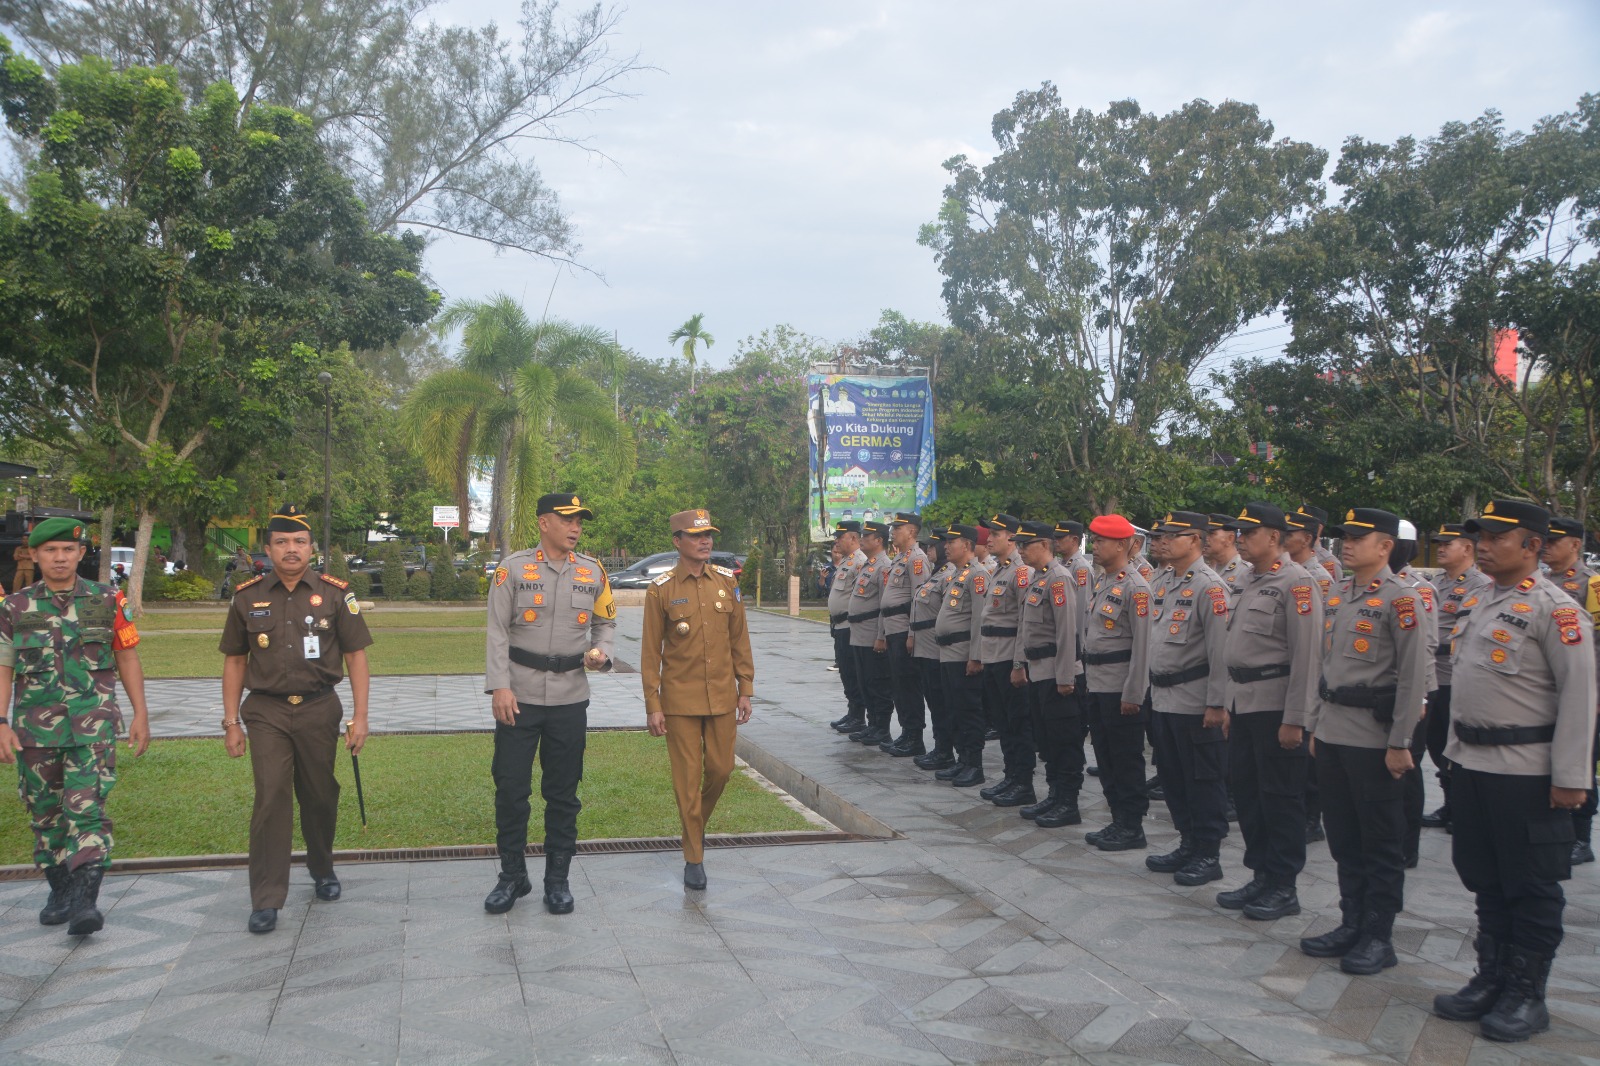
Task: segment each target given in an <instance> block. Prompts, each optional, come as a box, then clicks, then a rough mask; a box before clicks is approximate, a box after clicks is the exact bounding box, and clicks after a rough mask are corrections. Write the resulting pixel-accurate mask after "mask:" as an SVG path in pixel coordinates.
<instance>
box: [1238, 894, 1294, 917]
mask: <svg viewBox="0 0 1600 1066" xmlns="http://www.w3.org/2000/svg"><path fill="white" fill-rule="evenodd" d="M1299 913H1300V897H1299V895H1298V894H1296V892H1295V890H1294V886H1293V885H1271V886H1269V887H1268V888H1267V890H1266V891H1264V892H1262V893H1261V895H1259V896H1257V897H1256V898H1255V899H1253V900H1251V901H1250V902H1249V903H1246V904H1245V905H1244V916H1245V917H1246V918H1254V919H1255V920H1256V921H1258V922H1270V921H1274V920H1276V919H1278V918H1288V917H1289V916H1291V915H1295V914H1299Z"/></svg>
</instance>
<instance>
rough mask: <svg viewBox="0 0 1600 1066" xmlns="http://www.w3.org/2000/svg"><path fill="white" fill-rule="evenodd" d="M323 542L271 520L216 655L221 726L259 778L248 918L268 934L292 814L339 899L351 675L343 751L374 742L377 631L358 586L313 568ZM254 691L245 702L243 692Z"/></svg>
mask: <svg viewBox="0 0 1600 1066" xmlns="http://www.w3.org/2000/svg"><path fill="white" fill-rule="evenodd" d="M314 551H315V545H314V544H313V543H312V540H311V524H310V522H308V521H307V520H306V516H305V515H304V514H302V513H301V512H300V509H299V508H297V507H295V506H294V505H293V504H290V505H288V506H287V507H284V508H283V509H282V510H281V511H279V512H278V513H277V514H275V515H273V516H272V519H271V520H270V521H269V522H268V523H267V556H268V558H270V559H271V560H272V571H271V572H270V573H268V574H266V575H264V576H262V577H258V578H255V579H254V580H251V581H246V582H244V583H243V584H241V585H240V586H239V587H238V589H236V590H235V591H234V594H233V606H232V608H231V609H230V610H229V611H228V620H227V622H226V623H224V625H223V628H222V641H221V643H220V644H219V645H218V650H219V651H221V652H222V654H223V655H225V656H226V657H227V658H226V659H225V660H224V662H223V664H222V728H223V731H224V734H225V736H224V740H225V742H226V744H227V748H228V754H229V755H230V756H232V757H233V758H235V759H237V758H238V757H239V756H241V755H243V754H244V753H245V750H246V747H247V745H246V741H245V728H248V729H249V731H250V736H251V737H252V738H253V739H254V743H251V744H249V745H248V748H249V751H250V767H251V770H252V771H253V773H254V775H255V788H256V799H255V810H254V812H253V813H252V814H251V816H250V906H251V914H250V922H249V925H248V928H249V930H250V931H251V932H252V933H270V932H272V930H273V929H275V928H277V925H278V911H279V909H280V908H282V907H283V904H284V900H285V899H286V898H287V897H288V894H289V849H290V842H291V839H292V837H293V833H294V825H293V822H294V807H295V802H296V801H298V802H299V805H300V833H301V835H302V836H304V837H305V841H306V867H307V868H308V869H309V870H310V871H311V876H312V879H313V880H315V882H316V893H317V898H318V899H320V900H324V901H332V900H336V899H338V898H339V893H340V888H339V879H338V878H337V877H336V876H334V873H333V832H334V828H335V826H336V825H337V822H338V818H339V782H338V781H336V780H335V779H334V776H333V757H334V754H335V753H336V744H337V743H338V739H339V719H340V717H341V716H342V714H343V707H342V706H341V705H340V703H339V697H338V696H337V695H335V693H334V686H335V685H337V684H338V683H339V681H340V679H341V678H343V676H344V672H345V670H346V669H348V670H349V672H350V692H351V694H352V695H353V696H354V697H355V711H354V713H353V715H352V717H351V724H350V729H349V731H348V732H347V733H346V734H345V746H346V747H348V748H349V749H350V751H351V752H353V753H355V754H358V755H359V754H360V753H361V748H362V746H363V745H364V744H366V742H367V683H368V673H367V653H366V650H365V649H366V647H367V645H369V644H371V643H372V634H370V633H368V632H367V623H366V622H365V621H364V620H363V619H362V618H361V606H360V604H358V603H357V602H356V597H355V594H354V593H353V592H350V591H349V587H348V585H347V584H346V583H345V582H343V581H341V580H339V579H338V578H336V577H329V576H328V575H327V574H317V573H312V572H311V571H310V565H311V556H312V554H313V553H314ZM246 688H248V689H249V690H250V695H249V696H248V697H246V698H245V700H244V703H243V704H242V705H241V704H240V702H239V698H240V695H241V694H242V693H243V691H244V689H246Z"/></svg>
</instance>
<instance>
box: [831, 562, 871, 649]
mask: <svg viewBox="0 0 1600 1066" xmlns="http://www.w3.org/2000/svg"><path fill="white" fill-rule="evenodd" d="M866 565H867V553H866V552H864V551H862V550H861V549H859V548H857V549H856V550H855V551H853V552H851V553H850V554H849V555H846V556H845V557H844V558H842V559H840V560H839V565H838V566H836V567H834V569H833V584H831V585H829V586H828V627H829V628H830V629H849V628H850V622H849V620H848V618H849V614H850V594H851V593H853V592H854V591H855V590H856V573H857V572H858V571H859V570H860V569H861V568H862V567H863V566H866Z"/></svg>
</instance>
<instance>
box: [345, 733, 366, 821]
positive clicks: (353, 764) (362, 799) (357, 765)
mask: <svg viewBox="0 0 1600 1066" xmlns="http://www.w3.org/2000/svg"><path fill="white" fill-rule="evenodd" d="M353 728H355V723H354V722H346V723H345V724H344V735H345V736H346V737H349V735H350V730H351V729H353ZM350 768H351V769H352V770H354V771H355V772H356V807H357V808H358V809H359V810H360V811H361V828H362V829H363V830H365V829H366V828H367V797H366V793H364V792H362V790H361V757H360V756H359V755H357V754H356V753H355V749H354V748H352V749H351V750H350Z"/></svg>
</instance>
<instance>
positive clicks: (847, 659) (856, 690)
mask: <svg viewBox="0 0 1600 1066" xmlns="http://www.w3.org/2000/svg"><path fill="white" fill-rule="evenodd" d="M833 664H834V665H835V666H837V667H838V668H839V683H840V684H841V685H843V686H844V704H845V710H846V711H847V712H849V714H850V717H851V718H860V719H863V720H864V719H865V718H866V717H867V697H866V694H865V693H863V692H862V690H861V675H860V674H859V673H857V671H856V651H855V649H854V648H852V647H851V646H850V630H848V629H835V630H833Z"/></svg>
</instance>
